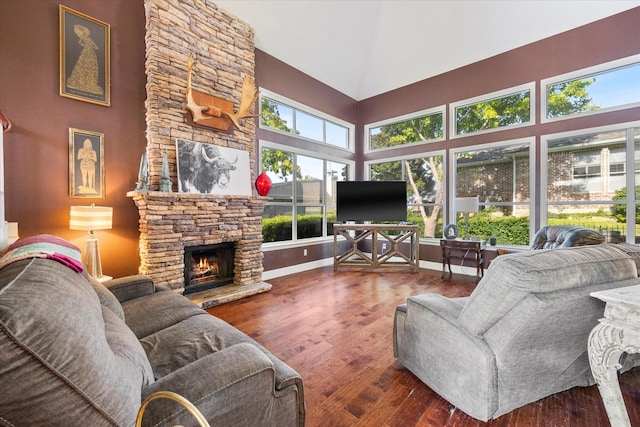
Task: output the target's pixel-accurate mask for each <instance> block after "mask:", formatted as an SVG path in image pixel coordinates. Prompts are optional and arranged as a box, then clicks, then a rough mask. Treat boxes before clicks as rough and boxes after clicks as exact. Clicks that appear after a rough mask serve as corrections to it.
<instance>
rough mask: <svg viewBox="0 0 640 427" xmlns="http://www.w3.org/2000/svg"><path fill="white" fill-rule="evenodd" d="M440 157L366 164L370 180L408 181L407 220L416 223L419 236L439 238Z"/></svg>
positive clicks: (433, 156)
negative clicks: (419, 232) (418, 228)
mask: <svg viewBox="0 0 640 427" xmlns="http://www.w3.org/2000/svg"><path fill="white" fill-rule="evenodd" d="M443 158H444V156H443V155H442V154H434V155H430V156H424V157H417V158H403V159H397V160H393V161H389V162H383V163H371V164H369V178H370V179H371V180H373V181H389V180H392V181H406V182H407V206H408V212H407V220H408V221H409V222H413V223H415V224H418V226H419V227H420V231H421V234H420V235H421V236H422V237H440V236H442V229H443V227H442V199H443V191H444V186H443V176H444V175H443V165H442V163H443Z"/></svg>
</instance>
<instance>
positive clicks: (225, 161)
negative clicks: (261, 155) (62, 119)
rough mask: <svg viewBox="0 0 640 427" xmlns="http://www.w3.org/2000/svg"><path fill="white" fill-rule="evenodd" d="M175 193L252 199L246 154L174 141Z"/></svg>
mask: <svg viewBox="0 0 640 427" xmlns="http://www.w3.org/2000/svg"><path fill="white" fill-rule="evenodd" d="M176 153H177V156H176V157H177V163H178V191H180V192H182V193H201V194H230V195H231V194H233V195H239V196H251V172H250V171H251V169H250V168H249V152H248V151H243V150H236V149H235V148H229V147H220V146H218V145H213V144H205V143H202V142H196V141H189V140H186V139H176Z"/></svg>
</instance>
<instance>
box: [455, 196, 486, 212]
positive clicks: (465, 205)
mask: <svg viewBox="0 0 640 427" xmlns="http://www.w3.org/2000/svg"><path fill="white" fill-rule="evenodd" d="M479 208H480V200H479V199H478V197H457V198H456V212H470V213H475V212H478V210H479Z"/></svg>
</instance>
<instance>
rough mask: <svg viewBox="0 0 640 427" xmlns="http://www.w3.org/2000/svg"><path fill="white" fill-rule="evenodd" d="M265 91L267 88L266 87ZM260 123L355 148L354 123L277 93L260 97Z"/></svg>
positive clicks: (342, 146)
mask: <svg viewBox="0 0 640 427" xmlns="http://www.w3.org/2000/svg"><path fill="white" fill-rule="evenodd" d="M263 92H265V91H263ZM260 103H261V115H260V125H261V126H262V127H266V128H269V129H270V130H277V131H280V132H287V133H292V134H294V135H297V136H298V137H301V138H305V139H309V140H312V141H315V142H321V143H324V144H328V145H332V146H335V147H338V148H342V149H350V148H352V145H353V144H352V139H353V130H354V127H353V125H351V124H349V123H346V122H342V121H340V120H338V119H336V118H328V116H326V115H324V114H322V113H321V112H319V111H315V110H313V109H312V108H309V107H306V106H303V105H300V104H298V103H296V102H294V101H292V100H287V99H285V98H283V97H280V96H278V95H276V94H267V95H263V96H261V98H260Z"/></svg>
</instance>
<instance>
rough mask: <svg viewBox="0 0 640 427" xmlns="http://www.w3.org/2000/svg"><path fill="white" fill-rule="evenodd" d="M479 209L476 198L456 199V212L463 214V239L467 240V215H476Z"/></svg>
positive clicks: (478, 201)
mask: <svg viewBox="0 0 640 427" xmlns="http://www.w3.org/2000/svg"><path fill="white" fill-rule="evenodd" d="M479 209H480V200H479V199H478V197H477V196H476V197H456V212H462V213H463V214H464V238H465V239H469V213H477V212H478V210H479Z"/></svg>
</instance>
